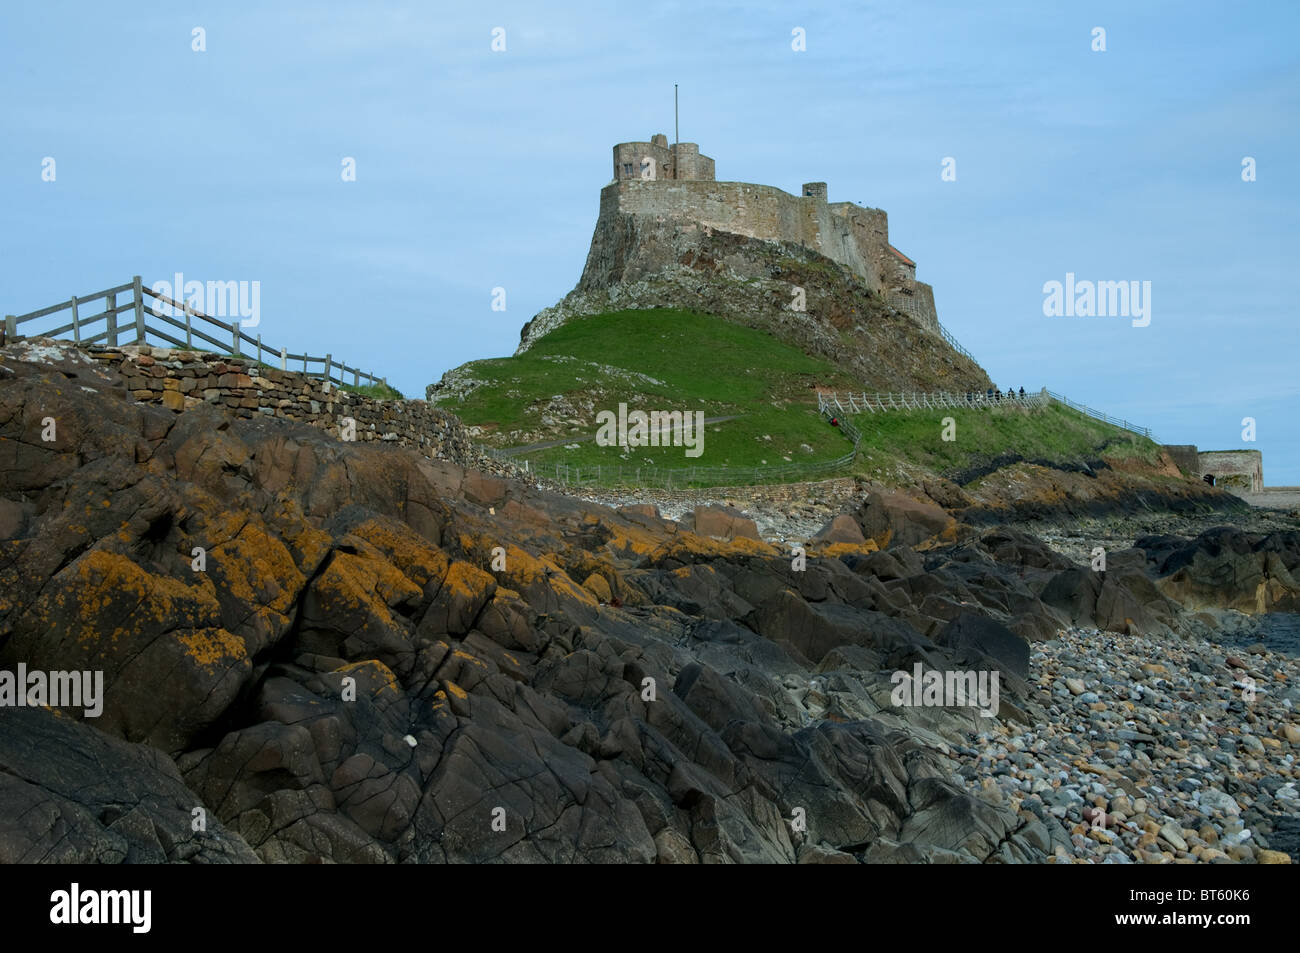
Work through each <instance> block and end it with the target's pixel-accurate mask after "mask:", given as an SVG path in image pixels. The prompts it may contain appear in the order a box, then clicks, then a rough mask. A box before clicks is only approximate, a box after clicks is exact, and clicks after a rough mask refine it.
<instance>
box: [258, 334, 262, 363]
mask: <svg viewBox="0 0 1300 953" xmlns="http://www.w3.org/2000/svg"><path fill="white" fill-rule="evenodd" d="M257 363H259V364H261V363H262V335H260V334H259V335H258V336H257Z"/></svg>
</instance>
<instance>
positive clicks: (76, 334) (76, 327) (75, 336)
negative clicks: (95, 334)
mask: <svg viewBox="0 0 1300 953" xmlns="http://www.w3.org/2000/svg"><path fill="white" fill-rule="evenodd" d="M72 340H73V341H74V342H75V343H76V344H77V345H78V346H80V344H81V321H80V320H78V318H77V296H76V295H73V296H72Z"/></svg>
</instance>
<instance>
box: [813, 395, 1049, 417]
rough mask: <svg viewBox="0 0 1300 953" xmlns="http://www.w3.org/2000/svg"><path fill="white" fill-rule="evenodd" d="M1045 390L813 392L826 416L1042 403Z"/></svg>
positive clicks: (1040, 405)
mask: <svg viewBox="0 0 1300 953" xmlns="http://www.w3.org/2000/svg"><path fill="white" fill-rule="evenodd" d="M1048 399H1049V398H1048V394H1047V391H1040V392H1039V393H1036V394H1025V395H1024V396H1023V397H1022V396H1020V395H1019V394H1011V393H1007V394H1001V395H999V394H997V393H994V394H988V393H978V392H975V391H972V392H970V393H962V394H950V393H947V392H936V393H926V392H922V391H915V392H902V393H897V394H895V393H888V394H865V393H863V394H840V393H835V392H832V391H821V392H820V393H818V395H817V409H818V410H819V411H821V412H822V413H823V414H825V415H827V416H835V417H837V418H838V417H839V416H840V415H842V414H862V413H869V414H876V413H885V412H888V411H891V410H926V409H933V410H939V409H943V408H947V407H1007V406H1014V407H1042V406H1043V405H1045V404H1046V403H1047V401H1048Z"/></svg>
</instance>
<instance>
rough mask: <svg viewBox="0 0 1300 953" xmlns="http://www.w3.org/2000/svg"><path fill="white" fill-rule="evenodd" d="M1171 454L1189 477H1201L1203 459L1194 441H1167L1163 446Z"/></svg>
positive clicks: (1179, 467)
mask: <svg viewBox="0 0 1300 953" xmlns="http://www.w3.org/2000/svg"><path fill="white" fill-rule="evenodd" d="M1161 449H1163V450H1164V451H1165V453H1167V454H1169V456H1170V458H1171V459H1172V460H1173V461H1174V463H1176V464H1178V469H1180V470H1182V471H1183V472H1184V473H1185V474H1187V475H1188V476H1189V477H1195V478H1198V479H1199V478H1200V476H1201V459H1200V454H1199V453H1198V452H1197V450H1196V444H1194V443H1167V444H1164V445H1163V447H1162V448H1161Z"/></svg>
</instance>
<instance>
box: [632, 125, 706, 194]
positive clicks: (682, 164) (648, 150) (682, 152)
mask: <svg viewBox="0 0 1300 953" xmlns="http://www.w3.org/2000/svg"><path fill="white" fill-rule="evenodd" d="M713 175H714V171H713V160H712V159H710V158H709V157H708V156H706V155H701V154H700V147H699V145H697V144H696V143H694V142H679V143H677V144H676V145H671V146H670V145H669V144H668V137H667V136H666V135H664V134H663V133H661V132H659V133H655V134H654V135H653V136H651V137H650V141H649V142H620V143H619V144H618V145H616V146H614V181H615V182H627V181H631V180H640V181H642V182H659V181H666V180H670V179H691V180H694V181H703V182H712V181H714V179H713Z"/></svg>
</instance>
